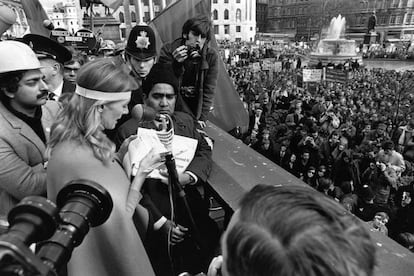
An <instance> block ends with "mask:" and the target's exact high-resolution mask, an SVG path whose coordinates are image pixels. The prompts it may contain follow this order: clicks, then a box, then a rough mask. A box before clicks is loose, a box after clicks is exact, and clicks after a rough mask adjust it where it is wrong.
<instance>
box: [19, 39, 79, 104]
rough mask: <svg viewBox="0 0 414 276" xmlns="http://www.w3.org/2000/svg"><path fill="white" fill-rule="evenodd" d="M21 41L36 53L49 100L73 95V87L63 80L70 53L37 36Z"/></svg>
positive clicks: (64, 48)
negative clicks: (64, 94) (47, 88)
mask: <svg viewBox="0 0 414 276" xmlns="http://www.w3.org/2000/svg"><path fill="white" fill-rule="evenodd" d="M22 41H23V42H24V43H26V44H28V45H29V46H30V48H32V49H33V51H34V52H35V53H36V55H37V58H38V59H39V61H40V64H41V65H42V69H41V70H42V73H43V74H44V75H45V82H46V84H47V85H48V87H49V99H52V100H58V99H59V98H60V96H61V95H62V94H63V93H73V92H74V91H75V85H74V84H73V83H71V82H69V81H67V80H65V79H64V66H63V64H65V63H66V62H68V61H70V60H71V59H72V54H71V52H70V51H69V50H68V49H67V48H66V47H65V46H63V45H60V44H59V43H58V42H56V41H54V40H52V39H50V38H47V37H45V36H41V35H37V34H27V35H25V36H24V37H23V39H22Z"/></svg>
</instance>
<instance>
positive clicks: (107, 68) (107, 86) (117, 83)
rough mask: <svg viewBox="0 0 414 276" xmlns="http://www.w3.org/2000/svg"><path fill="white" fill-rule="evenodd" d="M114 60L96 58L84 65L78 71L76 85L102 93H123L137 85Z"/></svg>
mask: <svg viewBox="0 0 414 276" xmlns="http://www.w3.org/2000/svg"><path fill="white" fill-rule="evenodd" d="M124 69H125V68H124V67H123V66H122V62H121V61H120V60H119V59H116V58H98V59H95V60H93V61H90V62H88V63H86V64H84V65H83V66H82V67H81V68H80V69H79V71H78V74H77V78H76V84H77V85H78V86H80V87H83V88H87V89H91V90H97V91H102V92H124V91H131V90H134V89H137V87H138V85H137V83H136V82H135V81H134V79H133V78H132V77H131V76H130V75H129V74H128V72H127V71H125V70H124Z"/></svg>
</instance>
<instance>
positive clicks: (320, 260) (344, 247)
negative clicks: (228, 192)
mask: <svg viewBox="0 0 414 276" xmlns="http://www.w3.org/2000/svg"><path fill="white" fill-rule="evenodd" d="M222 249H223V266H222V275H226V276H236V275H237V276H256V275H257V276H262V275H278V276H287V275H289V276H293V275H295V276H298V275H307V276H312V275H338V276H357V275H358V276H363V275H364V276H365V275H366V276H369V275H372V274H373V270H374V265H375V247H374V244H373V242H372V240H371V238H370V235H369V233H368V232H367V230H366V229H365V228H364V226H363V225H362V223H361V222H360V221H359V220H358V219H357V218H355V217H353V216H352V215H350V214H349V213H347V212H345V210H344V209H343V207H342V206H340V205H339V204H338V203H336V202H335V201H333V200H331V199H329V198H327V197H326V196H325V195H323V194H321V193H319V192H317V191H314V190H311V189H309V188H308V187H304V186H296V185H286V186H284V185H281V186H270V185H263V184H259V185H257V186H255V187H254V188H253V189H252V190H251V191H250V192H248V193H247V194H246V195H245V196H244V197H243V199H242V201H241V203H240V208H239V209H238V210H237V211H236V212H235V213H234V215H233V217H232V219H231V221H230V224H229V226H228V228H227V230H226V232H225V234H224V236H223V240H222Z"/></svg>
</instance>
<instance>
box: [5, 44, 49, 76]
mask: <svg viewBox="0 0 414 276" xmlns="http://www.w3.org/2000/svg"><path fill="white" fill-rule="evenodd" d="M40 67H41V66H40V62H39V60H38V59H37V57H36V55H35V53H34V52H33V51H32V49H30V47H29V46H27V45H26V44H24V43H21V42H18V41H11V40H6V41H1V42H0V73H6V72H13V71H20V70H32V69H39V68H40Z"/></svg>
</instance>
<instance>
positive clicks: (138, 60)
mask: <svg viewBox="0 0 414 276" xmlns="http://www.w3.org/2000/svg"><path fill="white" fill-rule="evenodd" d="M156 61H157V48H156V42H155V33H154V31H153V30H152V28H151V27H150V26H148V25H136V26H135V27H134V28H132V30H131V32H130V33H129V37H128V42H127V45H126V47H125V52H124V55H123V61H122V62H124V63H125V64H126V66H127V67H128V69H129V70H130V71H131V74H132V75H133V76H134V78H135V80H136V81H137V82H138V84H139V86H140V87H139V88H138V89H137V90H134V91H132V96H131V101H130V102H129V105H128V109H129V110H130V111H131V110H132V109H133V108H135V110H139V113H140V114H141V115H142V114H144V113H146V112H151V111H148V108H147V109H146V107H144V105H143V92H142V88H141V86H142V81H143V80H145V78H146V77H147V75H148V74H149V72H150V71H151V69H152V67H153V66H154V64H155V63H156ZM130 118H131V112H130V113H128V114H126V115H124V116H122V118H121V119H120V120H118V123H117V126H116V127H115V129H113V130H106V131H105V133H106V135H107V136H108V138H109V139H111V140H112V141H114V142H115V141H118V140H119V139H118V138H117V137H116V132H117V130H118V128H119V126H121V125H122V124H123V123H124V122H126V121H127V120H129V119H130Z"/></svg>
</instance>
